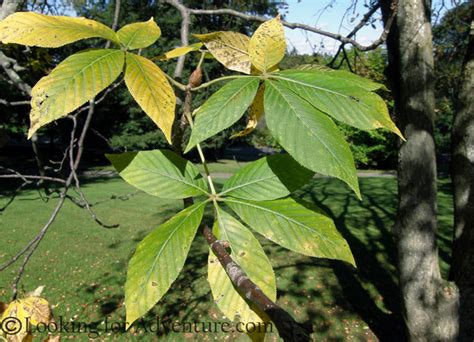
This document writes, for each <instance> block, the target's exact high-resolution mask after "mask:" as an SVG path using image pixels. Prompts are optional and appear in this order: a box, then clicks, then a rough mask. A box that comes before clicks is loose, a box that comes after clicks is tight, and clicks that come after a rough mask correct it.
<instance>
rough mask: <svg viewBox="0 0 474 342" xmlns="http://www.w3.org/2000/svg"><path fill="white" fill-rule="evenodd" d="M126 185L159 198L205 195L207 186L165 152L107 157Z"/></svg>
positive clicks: (190, 168) (186, 165)
mask: <svg viewBox="0 0 474 342" xmlns="http://www.w3.org/2000/svg"><path fill="white" fill-rule="evenodd" d="M106 156H107V158H108V159H109V160H110V161H111V163H112V164H113V166H114V167H115V169H116V170H117V172H118V173H119V175H120V176H121V177H122V178H123V179H124V180H125V181H126V182H127V183H129V184H130V185H133V186H134V187H136V188H137V189H140V190H143V191H145V192H146V193H148V194H150V195H153V196H157V197H160V198H170V199H181V198H187V197H192V196H199V195H206V194H207V191H208V189H207V183H206V182H205V181H204V179H203V178H202V176H201V174H200V173H199V170H198V169H197V168H196V166H194V165H193V163H191V162H190V161H188V160H186V159H184V158H181V157H180V156H178V155H177V154H176V153H174V152H171V151H167V150H152V151H140V152H125V153H120V154H107V155H106Z"/></svg>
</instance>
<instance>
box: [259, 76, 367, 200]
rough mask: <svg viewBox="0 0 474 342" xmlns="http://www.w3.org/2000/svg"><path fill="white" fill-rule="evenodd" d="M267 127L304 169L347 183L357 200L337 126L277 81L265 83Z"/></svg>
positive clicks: (349, 159)
mask: <svg viewBox="0 0 474 342" xmlns="http://www.w3.org/2000/svg"><path fill="white" fill-rule="evenodd" d="M265 113H266V121H267V125H268V128H269V129H270V131H271V132H272V134H273V136H274V137H275V138H276V139H277V140H278V142H279V143H280V144H281V145H282V146H283V147H284V148H285V150H286V151H287V152H288V153H289V154H290V155H291V156H292V157H293V158H294V159H295V160H296V161H297V162H298V163H300V164H301V165H303V166H304V167H306V168H308V169H310V170H312V171H315V172H318V173H321V174H323V175H328V176H333V177H337V178H339V179H341V180H343V181H344V182H346V183H347V184H348V185H349V186H350V187H351V188H352V189H353V190H354V192H355V193H356V195H357V196H358V197H359V198H360V190H359V183H358V180H357V173H356V168H355V165H354V160H353V158H352V153H351V151H350V149H349V145H348V144H347V142H346V141H345V140H344V136H343V135H342V133H341V132H340V131H339V129H338V128H337V127H336V124H335V123H334V122H333V121H332V120H331V119H330V118H329V117H328V116H327V115H325V114H324V113H323V112H321V111H319V110H318V109H316V108H314V107H313V106H312V105H311V104H310V103H308V102H307V101H306V100H305V99H303V98H301V97H300V96H298V95H297V94H295V93H293V92H292V91H291V90H289V89H288V88H286V87H284V86H283V85H281V84H280V83H279V82H275V81H273V80H272V81H268V80H267V81H266V82H265Z"/></svg>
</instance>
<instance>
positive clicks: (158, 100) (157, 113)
mask: <svg viewBox="0 0 474 342" xmlns="http://www.w3.org/2000/svg"><path fill="white" fill-rule="evenodd" d="M125 83H126V84H127V87H128V90H129V91H130V94H132V96H133V98H134V99H135V101H137V102H138V104H139V105H140V107H141V108H142V109H143V111H144V112H145V113H146V114H147V115H148V116H149V117H150V118H151V119H152V120H153V121H154V122H155V123H156V124H157V125H158V127H159V128H160V129H161V130H162V131H163V133H164V134H165V137H166V139H167V140H168V142H169V143H171V128H172V126H173V121H174V109H175V106H176V97H175V95H174V92H173V88H171V85H170V84H169V82H168V80H167V79H166V76H165V75H164V73H163V71H161V69H160V68H159V67H158V66H157V65H156V64H154V63H153V62H152V61H150V60H149V59H146V58H144V57H141V56H138V55H135V54H133V53H128V52H127V67H126V69H125Z"/></svg>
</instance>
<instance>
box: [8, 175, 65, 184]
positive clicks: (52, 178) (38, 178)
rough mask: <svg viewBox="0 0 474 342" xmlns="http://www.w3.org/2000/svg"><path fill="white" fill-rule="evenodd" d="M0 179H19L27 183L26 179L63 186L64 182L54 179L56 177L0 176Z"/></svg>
mask: <svg viewBox="0 0 474 342" xmlns="http://www.w3.org/2000/svg"><path fill="white" fill-rule="evenodd" d="M0 178H20V179H22V180H23V181H27V180H28V179H37V180H43V181H50V182H56V183H61V184H64V183H66V181H65V180H64V179H62V178H56V177H48V176H35V175H21V174H20V175H0Z"/></svg>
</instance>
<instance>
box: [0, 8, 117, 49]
mask: <svg viewBox="0 0 474 342" xmlns="http://www.w3.org/2000/svg"><path fill="white" fill-rule="evenodd" d="M93 37H100V38H105V39H108V40H111V41H113V42H118V39H117V36H116V34H115V32H114V31H113V30H112V29H110V28H108V27H107V26H105V25H103V24H101V23H98V22H97V21H95V20H90V19H86V18H71V17H65V16H49V15H44V14H39V13H33V12H17V13H13V14H11V15H9V16H8V17H6V18H5V19H4V20H2V21H0V42H2V43H3V44H10V43H14V44H22V45H28V46H40V47H46V48H48V47H50V48H52V47H59V46H63V45H66V44H69V43H73V42H75V41H78V40H80V39H86V38H93Z"/></svg>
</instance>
